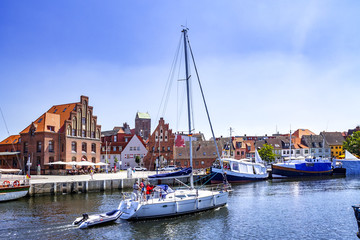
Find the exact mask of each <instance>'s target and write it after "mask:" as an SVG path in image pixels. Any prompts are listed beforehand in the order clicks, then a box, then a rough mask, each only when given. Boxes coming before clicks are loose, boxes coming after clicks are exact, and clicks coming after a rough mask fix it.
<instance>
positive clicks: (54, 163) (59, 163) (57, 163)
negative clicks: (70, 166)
mask: <svg viewBox="0 0 360 240" xmlns="http://www.w3.org/2000/svg"><path fill="white" fill-rule="evenodd" d="M65 164H66V162H62V161H57V162H51V163H47V165H65Z"/></svg>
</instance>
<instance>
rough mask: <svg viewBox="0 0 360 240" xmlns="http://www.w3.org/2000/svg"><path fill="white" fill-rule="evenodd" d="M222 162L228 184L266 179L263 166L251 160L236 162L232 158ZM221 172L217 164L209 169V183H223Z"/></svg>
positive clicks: (265, 171)
mask: <svg viewBox="0 0 360 240" xmlns="http://www.w3.org/2000/svg"><path fill="white" fill-rule="evenodd" d="M222 161H223V164H224V172H225V173H226V178H227V181H228V182H229V183H242V182H251V181H260V180H265V179H266V178H267V177H268V173H267V170H266V167H265V165H264V164H262V163H260V162H252V160H251V159H240V160H237V159H233V158H223V159H222ZM221 171H222V170H221V167H220V166H219V164H215V165H213V166H212V167H211V173H212V175H211V176H212V179H211V183H221V182H223V181H224V179H223V175H222V174H221Z"/></svg>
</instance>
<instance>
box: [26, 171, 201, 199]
mask: <svg viewBox="0 0 360 240" xmlns="http://www.w3.org/2000/svg"><path fill="white" fill-rule="evenodd" d="M159 173H163V172H159ZM153 174H156V171H135V172H132V173H131V176H130V177H128V172H127V171H124V170H123V171H119V172H117V173H95V174H94V175H93V176H91V175H90V174H83V175H33V176H31V178H30V189H29V195H30V196H37V195H48V194H51V195H59V194H70V193H86V192H99V191H105V190H111V189H118V190H120V189H127V188H132V186H133V184H134V182H135V181H136V180H138V179H142V178H144V179H145V180H146V179H147V177H148V176H149V175H153ZM203 174H204V173H203V172H196V173H194V175H196V176H197V177H198V178H199V177H202V176H203ZM196 176H195V179H196ZM157 183H159V182H157ZM163 183H166V184H175V183H176V182H175V180H174V179H172V180H170V181H169V180H167V181H166V182H163Z"/></svg>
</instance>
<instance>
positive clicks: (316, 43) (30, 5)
mask: <svg viewBox="0 0 360 240" xmlns="http://www.w3.org/2000/svg"><path fill="white" fill-rule="evenodd" d="M0 9H1V12H2V13H1V14H0V80H1V90H2V91H1V94H0V107H1V109H2V111H3V113H4V117H5V120H6V123H7V125H8V128H9V132H10V134H17V133H19V132H20V131H21V130H23V129H24V128H25V127H26V126H27V125H28V124H30V123H31V122H32V121H34V120H35V119H36V118H37V117H38V116H40V115H41V114H42V113H44V112H45V111H47V110H48V109H49V108H50V107H51V106H52V105H57V104H63V103H71V102H77V101H79V99H80V95H86V96H89V98H90V105H92V106H93V107H94V113H95V115H97V116H98V123H99V124H101V125H102V130H109V129H112V128H113V126H116V125H117V126H118V125H121V124H122V123H123V122H128V123H129V124H130V126H131V127H134V118H135V114H136V112H137V111H141V112H149V113H150V115H151V116H152V120H153V121H152V126H153V127H155V126H156V125H157V122H158V119H156V117H159V116H158V112H159V106H160V103H161V96H162V95H163V92H164V87H165V84H166V81H167V78H168V75H169V71H170V67H171V63H172V60H173V57H174V54H175V50H176V47H177V44H178V41H179V37H180V34H181V27H180V26H181V25H185V24H186V25H187V26H188V27H189V28H190V31H189V37H190V41H191V44H192V48H193V50H194V54H195V58H196V61H197V65H198V69H199V73H200V77H201V80H202V84H203V87H204V91H205V94H206V98H207V102H208V105H209V110H210V115H211V118H212V121H213V125H214V128H215V134H216V135H217V136H220V135H223V136H227V135H229V130H228V129H229V128H230V127H232V128H234V133H233V134H235V135H242V134H247V135H263V134H273V133H274V132H275V130H276V129H278V131H280V132H282V133H285V132H288V131H289V128H290V125H291V128H292V129H293V130H296V129H297V128H308V129H310V130H312V131H314V132H315V133H319V132H320V131H323V130H327V131H345V130H347V129H349V128H354V127H355V126H356V125H358V124H360V111H359V110H358V109H357V103H358V97H357V96H358V93H359V91H360V81H359V80H358V78H359V76H360V75H359V69H360V68H359V65H360V41H359V39H360V28H359V27H358V23H359V22H360V15H359V14H358V13H359V12H360V3H359V2H358V1H303V0H302V1H252V0H249V1H216V2H215V1H211V2H210V1H165V0H163V1H160V0H157V1H79V0H68V1H66V0H62V1H45V0H44V1H40V0H35V1H25V0H24V1H12V0H3V1H0ZM176 86H177V84H173V92H174V94H171V96H176V92H177V89H176ZM193 92H194V95H196V94H198V91H197V90H195V85H194V90H193ZM174 98H175V97H174ZM194 101H195V102H194V109H195V112H196V113H195V116H194V118H195V129H196V131H201V132H204V133H205V134H206V137H207V138H209V137H210V134H209V127H208V125H207V123H206V117H205V115H204V112H203V109H202V108H201V107H199V106H200V102H199V99H198V98H197V97H195V98H194ZM164 118H165V120H166V121H167V122H169V123H170V127H172V128H173V130H180V131H181V130H186V126H185V125H181V124H178V123H177V120H176V119H177V117H176V99H175V100H171V101H169V105H168V108H167V111H166V113H165V115H164ZM7 135H8V134H7V131H6V130H5V125H4V122H3V120H1V121H0V139H4V138H6V137H7Z"/></svg>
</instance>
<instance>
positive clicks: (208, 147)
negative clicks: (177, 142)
mask: <svg viewBox="0 0 360 240" xmlns="http://www.w3.org/2000/svg"><path fill="white" fill-rule="evenodd" d="M217 144H218V149H219V151H221V143H220V141H217ZM192 153H193V168H194V169H200V168H208V167H211V165H212V164H213V162H214V161H215V160H216V158H217V153H216V147H215V145H214V141H212V140H211V141H194V142H192ZM173 162H174V163H173V164H174V165H176V166H179V167H190V147H189V141H186V142H185V146H182V147H175V148H174V161H173Z"/></svg>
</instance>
